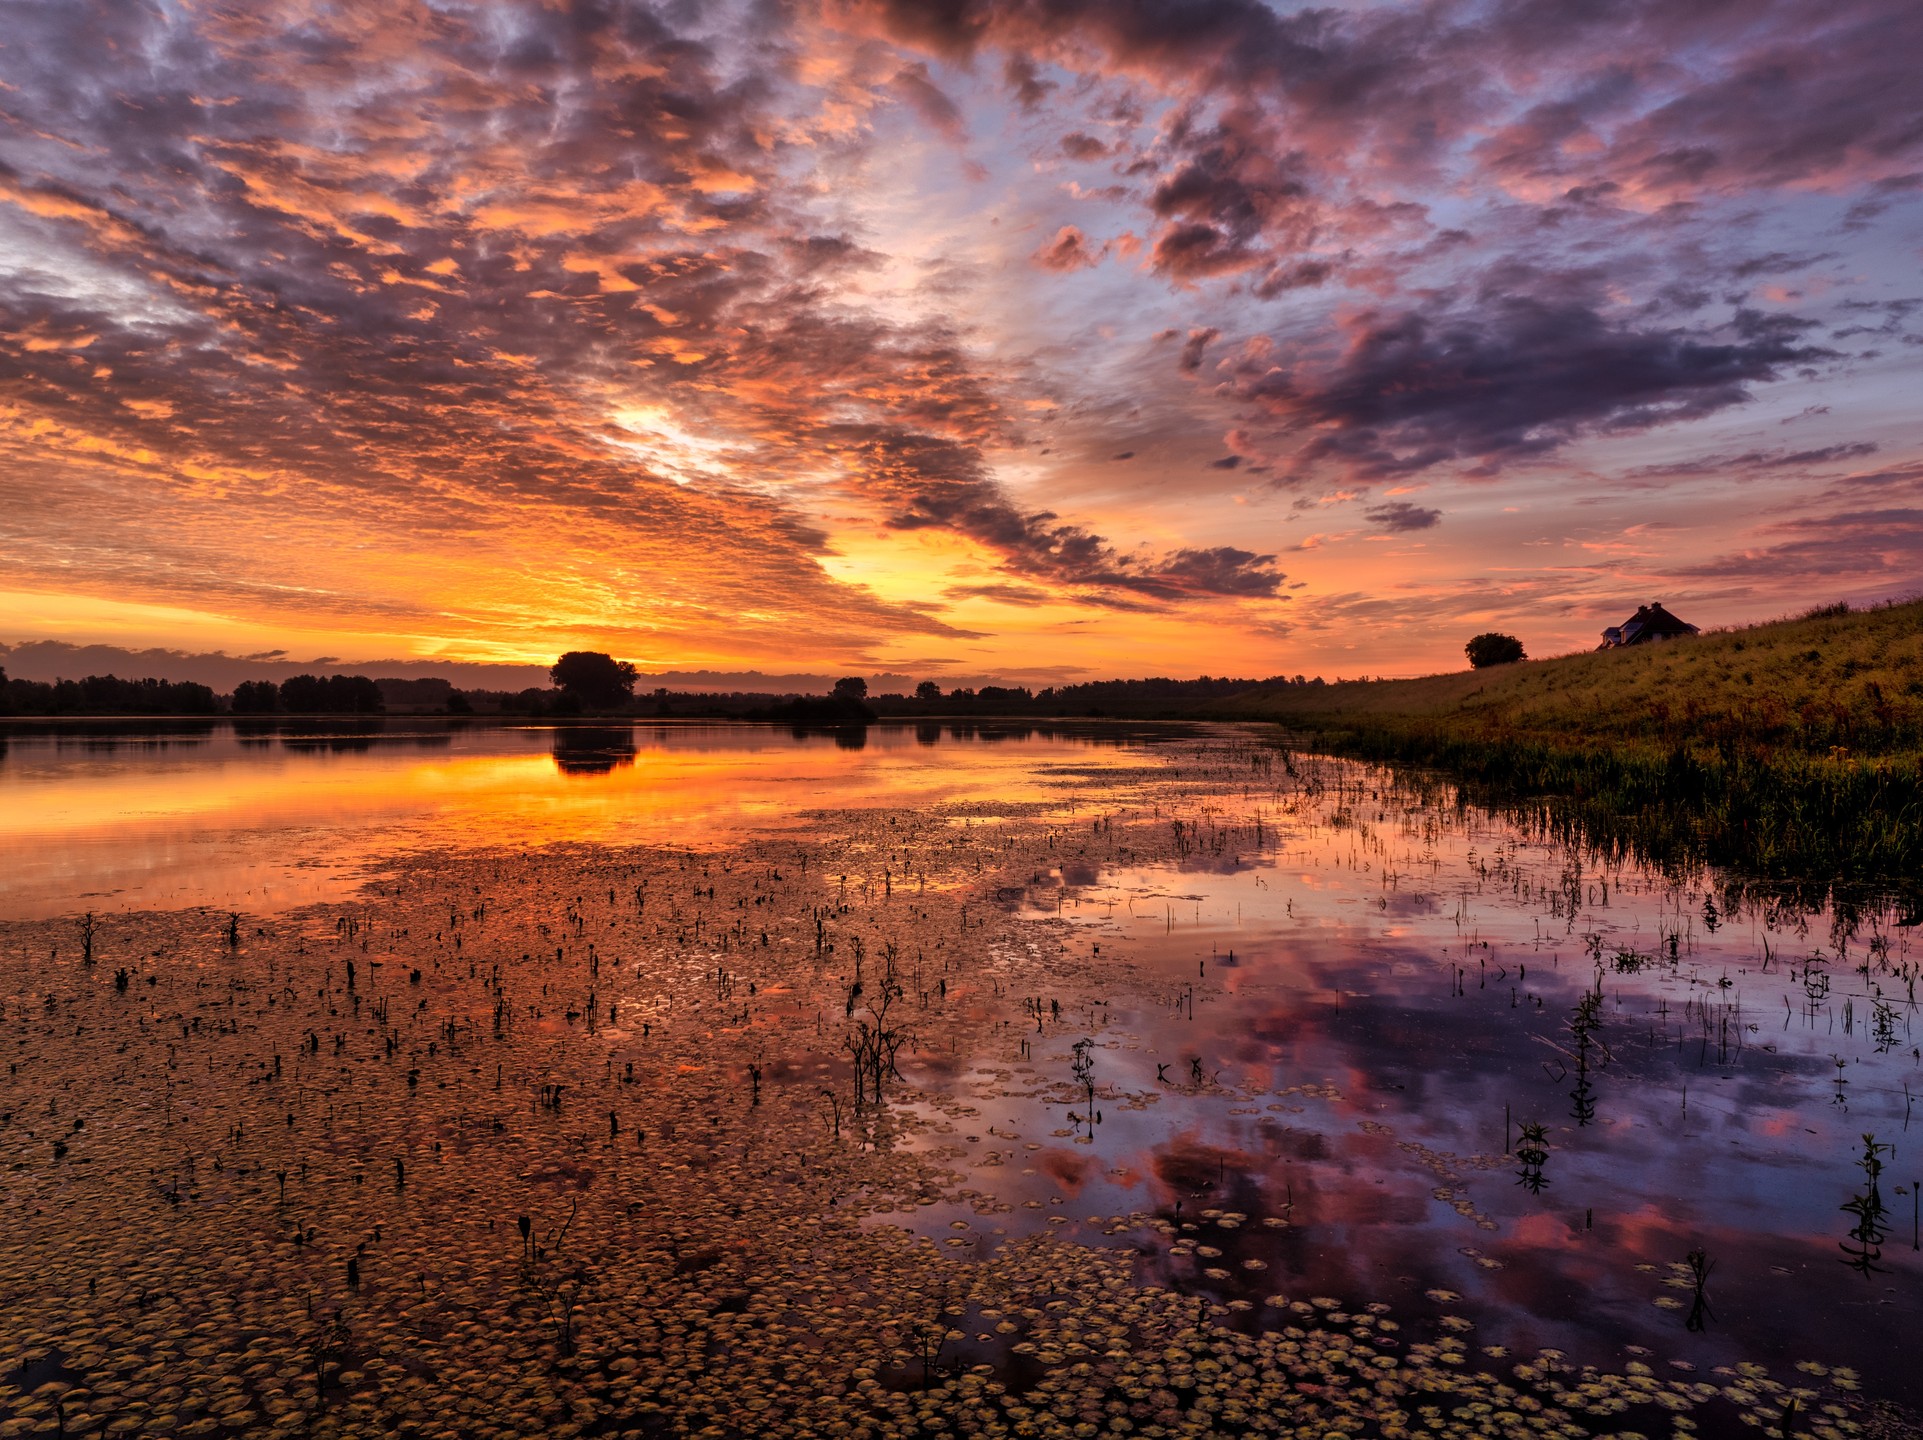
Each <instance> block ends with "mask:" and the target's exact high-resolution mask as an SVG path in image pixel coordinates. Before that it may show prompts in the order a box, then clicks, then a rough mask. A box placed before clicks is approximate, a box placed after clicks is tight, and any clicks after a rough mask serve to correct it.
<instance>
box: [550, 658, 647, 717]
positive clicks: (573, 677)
mask: <svg viewBox="0 0 1923 1440" xmlns="http://www.w3.org/2000/svg"><path fill="white" fill-rule="evenodd" d="M638 678H639V676H638V675H637V673H636V671H635V668H634V666H632V665H630V664H629V663H628V662H627V661H625V660H616V659H615V658H614V657H613V656H612V655H607V654H603V653H602V652H601V651H599V650H570V651H568V653H567V654H565V655H563V656H562V657H561V658H560V659H559V660H556V661H555V662H554V668H553V669H551V670H549V671H548V679H550V680H552V681H553V682H554V683H555V685H557V686H558V687H559V688H560V690H561V693H562V695H564V696H566V697H567V698H569V699H572V700H573V701H574V702H575V704H577V705H581V706H585V707H586V708H588V709H590V710H612V709H615V708H616V707H618V706H622V705H626V704H628V703H629V702H631V701H632V700H633V699H634V682H635V681H636V680H637V679H638Z"/></svg>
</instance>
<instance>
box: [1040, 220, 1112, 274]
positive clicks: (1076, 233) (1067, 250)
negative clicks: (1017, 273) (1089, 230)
mask: <svg viewBox="0 0 1923 1440" xmlns="http://www.w3.org/2000/svg"><path fill="white" fill-rule="evenodd" d="M1029 258H1030V259H1032V260H1033V261H1034V262H1035V263H1036V264H1037V265H1039V266H1041V267H1042V268H1043V269H1044V270H1058V271H1061V272H1063V273H1067V272H1068V271H1070V270H1080V269H1082V268H1084V267H1085V266H1089V265H1093V264H1095V263H1096V262H1097V261H1099V260H1100V259H1101V256H1100V255H1099V254H1097V253H1095V252H1093V251H1091V250H1090V249H1089V248H1088V237H1087V236H1086V235H1084V234H1083V233H1082V232H1081V230H1080V228H1079V227H1077V226H1074V225H1064V226H1062V228H1061V229H1059V230H1057V231H1056V232H1055V238H1054V239H1052V240H1050V241H1049V242H1048V243H1047V244H1046V245H1044V246H1042V248H1041V249H1039V250H1037V251H1036V252H1035V253H1034V254H1033V255H1032V256H1030V257H1029Z"/></svg>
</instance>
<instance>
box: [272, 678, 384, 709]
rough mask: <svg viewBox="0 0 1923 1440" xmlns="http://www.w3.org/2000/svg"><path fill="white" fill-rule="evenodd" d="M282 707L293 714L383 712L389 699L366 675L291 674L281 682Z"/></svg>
mask: <svg viewBox="0 0 1923 1440" xmlns="http://www.w3.org/2000/svg"><path fill="white" fill-rule="evenodd" d="M280 708H281V709H283V710H285V711H286V712H287V713H288V714H290V715H379V714H381V713H382V712H383V711H384V710H386V709H387V702H386V701H384V700H383V699H381V687H380V686H378V685H376V684H375V683H374V682H373V681H372V680H370V679H368V678H367V676H365V675H329V676H328V677H327V678H326V679H324V680H323V679H322V678H321V677H320V676H318V675H290V676H288V677H287V678H286V679H285V680H283V681H281V682H280Z"/></svg>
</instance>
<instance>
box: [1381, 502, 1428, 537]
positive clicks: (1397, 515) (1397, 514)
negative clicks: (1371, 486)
mask: <svg viewBox="0 0 1923 1440" xmlns="http://www.w3.org/2000/svg"><path fill="white" fill-rule="evenodd" d="M1362 513H1363V514H1365V515H1367V516H1368V517H1369V518H1370V519H1371V520H1373V521H1374V522H1375V523H1376V524H1377V525H1379V526H1381V527H1382V528H1383V529H1384V530H1387V531H1389V532H1390V533H1391V534H1394V535H1401V534H1406V533H1407V532H1409V531H1411V530H1427V529H1430V528H1431V527H1432V526H1434V525H1435V524H1436V522H1437V521H1439V520H1441V519H1442V512H1441V511H1440V510H1426V509H1424V508H1423V507H1422V506H1420V505H1412V504H1410V503H1409V502H1408V501H1406V500H1391V501H1386V502H1384V503H1383V504H1381V505H1371V506H1370V507H1369V508H1368V509H1367V510H1365V511H1363V512H1362Z"/></svg>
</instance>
